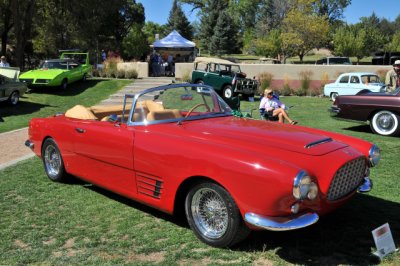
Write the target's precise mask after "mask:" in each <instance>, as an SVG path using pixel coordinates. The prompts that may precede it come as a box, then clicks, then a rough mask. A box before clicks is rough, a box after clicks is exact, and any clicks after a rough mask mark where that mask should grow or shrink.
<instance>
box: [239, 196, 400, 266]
mask: <svg viewBox="0 0 400 266" xmlns="http://www.w3.org/2000/svg"><path fill="white" fill-rule="evenodd" d="M399 213H400V204H398V203H395V202H391V201H386V200H383V199H380V198H376V197H372V196H368V195H363V194H357V195H356V196H355V197H354V198H353V199H352V200H350V201H349V202H348V203H347V204H345V205H344V206H342V207H341V208H339V209H338V210H336V211H335V212H333V213H331V214H328V215H326V216H322V217H320V220H319V221H318V222H317V223H316V224H315V225H312V226H310V227H307V228H304V229H300V230H294V231H287V232H271V231H258V232H252V234H251V235H250V236H249V238H248V239H247V240H245V242H242V243H241V244H240V245H239V246H237V247H235V249H236V250H240V251H269V250H276V254H277V255H278V256H279V257H280V258H281V259H283V260H285V261H287V262H290V263H294V264H305V265H338V264H351V265H371V264H379V260H378V259H377V257H375V256H373V255H372V251H374V248H375V244H374V241H373V237H372V233H371V231H372V230H374V229H375V228H377V227H379V226H381V225H383V224H385V223H386V222H388V223H389V225H390V228H391V231H392V234H393V238H394V241H395V243H396V242H397V245H396V246H398V244H399V242H400V241H399V238H400V235H398V234H396V232H399V231H400V217H399V215H398V214H399Z"/></svg>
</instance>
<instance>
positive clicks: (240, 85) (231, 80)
mask: <svg viewBox="0 0 400 266" xmlns="http://www.w3.org/2000/svg"><path fill="white" fill-rule="evenodd" d="M192 83H196V84H206V85H209V86H212V87H213V88H214V90H215V91H216V92H217V93H219V94H220V95H221V96H222V97H223V98H224V99H226V100H231V99H232V98H233V97H235V96H237V95H238V94H243V95H245V96H247V97H253V96H254V93H255V92H256V90H257V86H258V83H257V81H256V80H254V79H249V78H246V74H245V73H243V72H242V71H241V70H240V66H239V65H237V64H233V63H232V62H230V61H227V60H223V59H219V58H207V57H197V58H196V60H195V62H194V70H193V72H192Z"/></svg>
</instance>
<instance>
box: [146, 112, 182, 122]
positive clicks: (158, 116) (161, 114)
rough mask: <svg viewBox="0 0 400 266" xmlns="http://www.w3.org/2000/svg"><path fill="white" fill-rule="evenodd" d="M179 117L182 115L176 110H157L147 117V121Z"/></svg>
mask: <svg viewBox="0 0 400 266" xmlns="http://www.w3.org/2000/svg"><path fill="white" fill-rule="evenodd" d="M180 117H182V115H181V112H180V111H179V110H178V109H170V110H159V111H151V112H150V113H149V114H148V115H147V121H154V120H166V119H175V118H180Z"/></svg>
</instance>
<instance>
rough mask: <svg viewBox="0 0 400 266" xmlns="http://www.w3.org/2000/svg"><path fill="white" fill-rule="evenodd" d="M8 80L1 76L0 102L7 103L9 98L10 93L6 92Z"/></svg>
mask: <svg viewBox="0 0 400 266" xmlns="http://www.w3.org/2000/svg"><path fill="white" fill-rule="evenodd" d="M6 89H7V88H6V78H5V77H3V76H0V101H5V100H7V98H8V93H7V91H6Z"/></svg>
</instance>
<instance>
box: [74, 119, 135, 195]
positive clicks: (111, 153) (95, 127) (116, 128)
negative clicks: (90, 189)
mask: <svg viewBox="0 0 400 266" xmlns="http://www.w3.org/2000/svg"><path fill="white" fill-rule="evenodd" d="M74 127H75V128H74V140H73V141H74V144H73V146H74V148H73V149H74V153H75V171H77V172H78V173H77V174H78V175H79V176H81V177H82V178H83V179H86V180H88V181H89V182H92V183H95V184H97V185H100V186H102V187H105V188H107V189H110V190H112V191H115V192H117V193H120V194H124V195H126V196H129V197H132V196H134V195H135V194H136V185H135V182H134V181H135V174H134V168H133V144H134V131H133V128H132V127H128V126H126V124H119V123H112V122H106V121H104V122H103V121H85V120H82V121H77V122H76V124H75V125H74Z"/></svg>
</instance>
